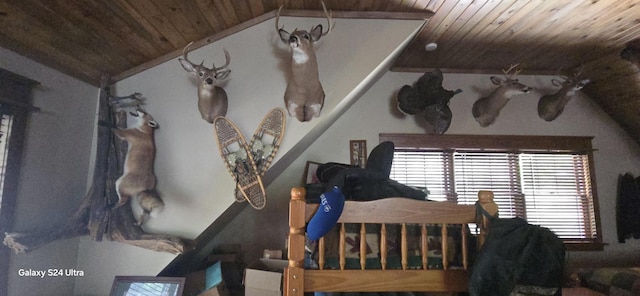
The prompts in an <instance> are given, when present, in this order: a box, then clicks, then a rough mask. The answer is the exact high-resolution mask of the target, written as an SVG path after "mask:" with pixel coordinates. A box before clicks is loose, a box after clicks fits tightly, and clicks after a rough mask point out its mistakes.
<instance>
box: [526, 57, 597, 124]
mask: <svg viewBox="0 0 640 296" xmlns="http://www.w3.org/2000/svg"><path fill="white" fill-rule="evenodd" d="M582 70H583V68H580V69H579V70H578V71H576V72H575V73H574V74H573V77H571V78H569V77H567V76H563V75H558V76H559V77H560V78H562V80H558V79H551V83H552V84H553V85H555V86H559V87H560V90H558V91H557V92H556V93H554V94H548V95H544V96H542V97H541V98H540V100H539V101H538V116H540V118H542V119H544V120H546V121H553V120H555V119H556V118H558V116H560V114H562V111H564V106H566V105H567V103H568V102H569V100H571V98H572V97H573V95H575V94H576V92H577V91H579V90H581V89H582V88H583V87H585V85H587V83H589V79H580V75H581V74H582Z"/></svg>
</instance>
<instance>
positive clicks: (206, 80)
mask: <svg viewBox="0 0 640 296" xmlns="http://www.w3.org/2000/svg"><path fill="white" fill-rule="evenodd" d="M204 82H206V83H207V84H213V79H212V78H207V79H205V80H204Z"/></svg>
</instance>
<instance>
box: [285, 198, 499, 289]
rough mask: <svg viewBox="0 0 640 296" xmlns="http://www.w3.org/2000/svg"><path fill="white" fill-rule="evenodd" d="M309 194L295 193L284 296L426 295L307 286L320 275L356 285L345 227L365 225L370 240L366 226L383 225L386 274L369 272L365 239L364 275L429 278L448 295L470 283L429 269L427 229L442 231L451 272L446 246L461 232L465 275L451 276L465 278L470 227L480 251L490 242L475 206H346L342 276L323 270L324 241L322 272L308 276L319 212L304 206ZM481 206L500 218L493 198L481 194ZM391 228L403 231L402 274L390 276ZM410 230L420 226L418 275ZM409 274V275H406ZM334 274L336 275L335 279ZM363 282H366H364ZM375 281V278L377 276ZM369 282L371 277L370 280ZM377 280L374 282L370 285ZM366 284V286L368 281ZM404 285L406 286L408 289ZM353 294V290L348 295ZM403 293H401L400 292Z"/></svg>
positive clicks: (394, 201) (319, 283) (393, 202)
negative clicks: (309, 237)
mask: <svg viewBox="0 0 640 296" xmlns="http://www.w3.org/2000/svg"><path fill="white" fill-rule="evenodd" d="M305 195H306V191H305V189H304V188H302V187H294V188H292V189H291V200H290V202H289V246H288V260H289V264H288V268H286V269H285V274H284V276H285V281H284V282H285V285H284V287H283V288H284V289H285V294H284V295H303V293H304V292H305V291H318V290H317V289H318V288H320V289H329V290H324V291H344V292H348V291H423V290H405V289H415V288H416V287H415V286H413V285H411V283H405V284H400V282H397V283H396V284H393V286H390V285H383V286H376V285H375V284H374V283H373V282H370V283H371V285H372V286H371V287H364V286H362V285H360V286H358V288H357V290H352V289H356V288H354V287H355V286H354V284H356V283H355V282H353V281H350V282H349V283H348V284H347V283H343V284H338V285H337V286H336V285H334V287H333V288H332V287H329V286H327V284H328V283H326V282H323V280H322V279H320V280H309V279H307V281H305V274H307V275H308V276H309V277H312V276H313V277H314V278H316V277H315V275H317V274H318V273H325V274H327V275H328V277H332V278H336V277H335V275H337V274H340V273H342V274H344V275H343V276H338V277H339V278H340V277H347V278H350V279H353V278H354V277H353V276H352V275H349V274H353V273H358V272H359V271H358V270H346V268H345V265H346V263H345V261H346V259H345V258H346V256H345V249H346V248H345V236H346V230H345V223H354V224H360V225H361V226H360V237H361V238H364V237H366V234H367V232H366V227H365V225H366V224H378V225H380V230H379V233H378V235H379V236H380V240H379V241H380V245H379V249H380V258H379V259H380V264H381V270H377V271H374V270H365V269H366V267H367V266H366V253H367V252H366V250H367V241H366V239H360V245H359V248H360V252H359V253H360V257H359V259H360V260H359V262H360V269H361V271H360V272H368V273H370V274H371V275H372V276H373V275H375V274H379V272H387V273H386V274H385V277H393V276H396V275H397V276H398V277H400V278H403V277H405V276H408V275H409V274H411V276H418V275H422V276H425V275H428V276H430V277H432V279H435V278H441V277H442V278H443V280H442V284H441V285H436V286H434V287H433V291H450V290H445V289H452V290H451V291H465V290H466V285H467V282H464V281H457V282H455V283H451V282H447V280H446V279H447V278H448V277H447V276H444V277H443V273H439V272H438V271H435V270H429V267H428V260H427V254H428V251H429V250H428V235H429V234H428V229H427V224H438V225H441V230H440V236H441V237H442V238H443V239H442V244H441V245H442V248H441V249H440V251H441V252H442V258H443V260H442V264H443V266H442V269H443V270H448V269H449V266H448V260H446V258H447V254H448V252H449V251H450V250H449V246H448V243H447V239H446V238H447V237H448V232H449V231H450V230H455V231H461V238H462V241H461V250H462V265H463V266H462V270H458V269H454V270H451V271H450V273H452V274H459V273H460V272H466V270H467V269H468V267H469V266H468V265H469V259H468V247H467V228H466V226H467V224H470V223H475V224H477V225H478V228H479V230H480V233H479V237H478V245H479V246H481V244H482V243H483V242H484V237H485V236H486V232H487V226H488V223H489V219H488V218H487V217H484V216H482V217H476V206H474V205H457V204H453V203H447V202H425V201H418V200H412V199H408V198H385V199H381V200H376V201H368V202H354V201H347V202H345V207H344V210H343V212H342V215H341V217H340V219H339V220H338V225H339V235H338V236H339V240H338V242H339V257H338V258H339V270H323V269H324V265H325V254H324V250H325V238H321V239H320V240H319V241H318V244H319V245H318V253H319V254H318V265H319V268H320V269H319V270H306V271H305V270H304V260H305V250H304V245H305V225H306V223H307V222H308V221H309V220H310V219H311V217H312V216H313V214H314V213H315V211H316V210H317V208H318V205H317V204H309V205H307V204H306V201H305ZM478 203H479V204H480V206H481V207H482V208H483V209H484V211H486V212H487V213H488V214H489V215H491V216H495V215H497V211H498V207H497V205H496V204H495V203H494V201H493V192H491V191H480V192H478ZM386 224H398V225H400V258H401V259H400V260H401V269H400V270H387V261H388V260H387V259H388V258H387V253H388V246H387V243H386V242H387V235H388V229H387V225H386ZM407 224H412V225H413V224H417V225H418V227H419V237H420V253H421V254H420V257H421V263H422V266H421V267H420V269H418V270H409V266H408V259H407V258H408V251H407V245H408V244H407ZM450 225H461V227H459V228H453V227H450ZM402 272H407V273H402ZM330 274H331V275H330ZM360 277H361V276H360ZM374 277H375V276H374ZM365 278H366V276H365ZM455 278H466V275H465V276H456V277H455ZM371 280H374V281H375V279H373V278H372V279H371ZM365 282H366V281H365ZM403 285H404V286H403ZM345 289H348V290H345ZM396 289H400V290H396Z"/></svg>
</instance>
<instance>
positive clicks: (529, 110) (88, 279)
mask: <svg viewBox="0 0 640 296" xmlns="http://www.w3.org/2000/svg"><path fill="white" fill-rule="evenodd" d="M336 21H337V26H336V29H335V31H333V32H332V33H331V35H329V36H327V39H326V40H325V41H324V42H323V43H322V44H321V45H320V47H319V49H318V59H319V60H320V64H321V66H320V75H321V79H322V81H323V84H324V85H325V88H326V90H327V101H326V105H325V109H324V113H323V116H322V117H321V118H319V119H315V120H314V121H312V122H311V123H304V124H303V123H298V122H297V121H296V120H292V119H289V122H288V127H287V132H286V135H285V140H284V143H283V147H282V148H281V149H282V150H281V151H283V153H280V154H279V156H278V159H280V158H282V157H284V156H283V154H285V153H284V152H285V151H287V150H288V149H290V148H291V147H293V146H294V145H295V144H296V143H297V142H298V141H299V140H300V139H301V138H303V137H304V135H305V134H306V133H307V132H309V131H311V130H313V129H314V127H316V126H318V125H321V124H327V125H328V124H332V125H331V127H330V129H329V130H328V131H327V132H326V133H324V134H322V135H321V136H320V137H318V139H317V140H315V142H313V145H311V146H310V148H309V149H308V150H306V151H305V152H304V153H303V154H302V156H301V157H299V158H298V159H296V160H295V161H294V162H293V163H292V164H291V165H289V166H288V168H287V169H286V170H285V171H284V172H283V173H282V174H281V175H280V176H279V177H278V178H277V179H276V180H274V182H273V183H272V185H271V186H269V188H268V193H267V196H268V200H269V201H268V203H267V207H266V208H265V209H263V210H261V211H255V210H253V209H252V208H247V209H246V210H245V211H243V212H242V213H240V214H239V215H238V217H237V219H235V220H234V221H232V222H231V223H230V224H229V226H228V227H227V228H226V229H225V230H224V231H223V232H222V233H221V234H220V236H219V238H216V239H217V240H219V241H220V242H224V243H233V242H241V243H243V246H248V248H251V250H250V251H251V252H252V254H255V253H256V252H257V250H260V249H263V248H281V247H283V244H284V241H283V240H284V236H285V234H286V232H287V231H288V228H287V226H286V223H287V209H286V205H287V202H288V198H289V190H290V188H291V187H292V186H297V185H299V184H300V181H299V180H301V175H302V172H303V170H304V165H305V162H306V161H307V160H313V161H319V162H327V161H337V162H348V159H349V158H348V149H347V147H348V143H349V140H350V139H366V140H367V141H368V147H369V150H371V149H372V148H373V147H374V146H375V145H376V144H377V143H378V134H379V133H383V132H407V133H421V132H423V130H422V129H421V128H419V127H418V126H417V125H416V123H415V121H414V119H413V118H410V117H406V118H399V117H397V116H396V115H395V114H396V113H395V112H394V111H393V104H392V102H391V101H392V99H393V97H394V95H395V92H396V91H397V90H398V89H399V88H400V87H401V86H402V85H404V84H412V83H413V82H414V81H415V80H417V79H418V77H419V76H420V74H415V73H387V74H385V75H384V76H383V77H382V78H381V79H380V80H379V81H378V82H377V83H376V84H375V85H373V87H371V88H370V89H369V90H368V91H367V92H366V93H365V94H364V96H363V97H362V98H360V99H359V100H358V101H357V102H356V103H355V104H354V105H353V106H352V107H351V108H349V109H348V111H347V113H346V114H345V115H344V116H342V117H341V118H339V119H337V120H335V123H333V121H334V120H332V115H335V113H340V112H342V110H341V108H346V107H349V104H350V103H352V100H353V99H355V98H357V95H356V94H354V93H353V92H352V91H353V89H354V88H357V87H358V86H359V83H360V82H361V81H362V80H363V79H365V78H366V77H367V75H368V74H369V73H370V72H371V71H373V70H374V69H375V68H376V67H377V66H379V63H380V62H381V61H382V60H384V59H385V58H386V57H387V56H388V55H389V54H390V53H391V52H393V51H394V50H395V49H396V48H397V46H398V44H400V43H402V42H403V41H405V39H406V38H407V37H408V36H409V35H411V33H413V32H414V31H415V30H416V29H417V28H418V27H419V22H400V21H391V20H385V21H373V20H342V19H337V20H336ZM282 23H283V24H285V25H286V26H287V27H289V26H291V27H296V26H298V27H307V26H308V25H307V21H304V20H298V19H294V18H283V19H282ZM302 23H304V24H302ZM312 23H315V22H313V21H312ZM272 28H273V23H271V21H268V22H265V23H263V24H260V25H258V26H254V27H252V28H249V29H247V30H245V31H243V32H241V33H238V34H235V35H233V36H230V37H227V38H225V39H222V40H220V41H218V42H216V43H214V44H212V45H210V46H207V47H205V48H202V49H199V50H196V51H194V52H193V55H192V59H193V60H195V61H198V60H202V59H203V58H204V57H205V56H206V57H207V62H208V63H210V62H211V59H212V58H213V59H215V61H216V62H218V63H220V62H222V61H221V59H222V53H221V48H222V47H223V46H224V47H225V48H227V49H228V50H229V51H230V52H231V55H232V62H231V66H230V68H231V69H232V71H233V72H232V74H231V78H230V80H229V82H228V83H227V86H226V89H227V93H228V94H229V97H230V98H231V100H230V107H229V109H230V111H229V113H228V117H229V118H231V120H233V121H235V122H236V123H237V124H238V125H239V127H240V129H241V130H243V132H244V133H245V134H246V135H249V134H250V133H252V132H253V130H254V129H255V127H256V125H257V123H258V122H259V121H260V120H261V118H262V116H263V115H264V114H265V113H266V111H267V110H268V109H271V108H273V107H282V106H283V105H284V104H283V101H282V92H283V90H284V86H285V81H284V74H283V73H284V72H282V69H281V68H280V62H279V60H278V57H277V53H276V52H275V51H274V50H273V49H272V48H273V47H272V44H273V43H274V42H276V41H275V40H276V37H275V35H274V34H273V32H272ZM355 45H361V46H360V47H354V46H355ZM278 55H279V54H278ZM0 57H2V58H1V59H0V66H1V67H3V68H5V69H8V70H10V71H13V72H16V73H17V74H21V75H23V76H27V77H29V78H31V79H34V80H38V81H40V82H41V83H42V85H41V86H40V87H39V88H38V89H37V90H36V92H35V94H34V98H35V104H36V105H37V106H39V107H41V108H42V109H43V111H44V112H43V113H41V114H34V116H33V117H32V120H31V122H30V125H29V129H30V131H32V132H33V135H30V136H29V137H28V138H27V139H26V140H27V143H26V145H27V152H26V153H27V154H26V156H25V160H24V163H23V164H24V167H23V171H22V176H23V178H22V179H21V183H22V185H23V186H22V187H21V188H20V192H19V204H18V209H17V213H16V214H17V221H16V229H15V230H18V231H23V230H29V229H31V228H33V227H43V226H48V225H54V224H56V223H59V222H62V221H64V219H65V217H66V216H67V215H68V214H70V213H72V212H73V210H75V208H76V207H77V203H78V201H79V200H81V199H82V197H83V195H84V192H85V190H86V184H87V178H88V177H90V176H89V175H88V172H89V168H88V167H89V165H88V164H89V158H90V153H89V152H90V151H92V147H91V139H92V133H93V131H94V119H95V105H96V98H97V95H98V90H97V89H96V88H95V87H91V86H89V85H86V84H84V83H82V82H78V81H77V80H74V79H71V78H69V77H67V76H65V75H63V74H60V73H58V72H55V71H53V70H50V69H48V68H46V67H42V66H41V65H38V64H36V63H34V62H32V61H30V60H28V59H25V58H23V57H20V56H17V55H15V54H13V53H12V52H9V51H6V50H3V49H0ZM521 80H522V81H523V82H526V83H529V84H531V85H532V86H533V87H539V86H542V87H543V88H545V87H546V88H550V83H549V79H548V77H539V76H523V77H522V79H521ZM445 87H446V88H448V89H455V88H461V89H462V90H463V91H464V92H463V93H461V94H459V95H457V96H455V97H454V98H453V99H452V101H451V108H452V110H453V113H454V119H453V122H452V125H451V128H450V129H449V131H448V133H452V134H453V133H456V134H527V135H586V136H595V139H594V142H593V144H594V147H595V148H596V149H598V151H596V152H595V161H596V164H595V165H596V174H597V175H596V178H597V186H598V190H599V196H600V211H601V220H602V225H603V229H604V239H605V242H606V243H609V244H610V245H609V246H607V247H606V251H605V253H600V252H588V253H583V254H581V253H572V254H571V256H572V258H578V259H585V260H595V259H597V258H607V257H617V258H625V259H633V260H636V262H637V261H638V259H637V256H639V255H638V254H640V252H638V251H639V250H640V243H639V242H638V241H637V240H631V241H628V243H627V244H618V243H617V239H616V237H615V235H616V234H615V193H616V184H617V176H618V174H621V173H625V172H631V173H633V174H635V175H638V174H640V172H638V170H639V168H640V166H639V165H638V162H639V161H640V160H639V159H640V158H639V157H638V156H639V155H640V151H639V149H638V146H637V145H636V144H635V143H634V142H633V141H632V140H631V139H630V138H629V137H628V136H627V135H626V134H625V133H624V132H623V131H622V130H621V129H620V128H619V127H618V126H617V125H615V124H614V123H613V121H612V120H611V119H610V118H609V117H608V116H607V115H605V114H604V113H603V112H602V111H600V110H599V109H597V108H596V107H595V106H594V105H593V104H592V103H591V102H590V101H589V100H588V99H587V98H585V97H578V98H574V99H573V100H572V101H571V102H570V103H569V104H568V106H567V108H566V110H565V113H564V114H563V115H562V116H561V117H560V118H558V119H557V120H556V121H554V122H551V123H547V122H544V121H542V120H541V119H539V118H538V117H537V114H536V112H535V110H536V109H535V108H536V107H535V106H536V103H537V97H538V96H539V93H537V92H535V93H534V94H530V95H525V96H522V97H517V98H514V99H513V100H512V101H511V102H510V103H509V104H508V105H507V106H506V107H505V109H504V110H503V112H502V114H501V116H500V117H499V118H498V120H497V122H496V123H495V124H494V125H492V126H490V127H488V128H481V127H479V126H478V125H477V123H476V122H475V121H474V119H473V117H472V116H471V105H472V104H473V101H474V100H475V99H477V98H479V97H480V96H482V95H484V94H486V93H488V92H489V91H490V89H491V88H492V87H493V85H492V84H491V83H490V82H489V79H488V75H464V74H447V75H445ZM115 91H116V93H117V94H118V95H127V94H130V93H132V92H136V91H137V92H141V93H143V94H144V95H145V96H146V97H147V105H146V106H145V108H146V109H147V110H148V111H149V112H150V113H152V114H153V115H154V116H155V117H156V119H157V120H158V122H159V123H160V126H161V127H160V129H159V130H158V131H157V134H156V140H157V144H158V161H157V168H156V173H157V174H158V179H159V190H160V192H161V194H162V196H163V198H164V200H165V202H166V203H167V207H166V209H165V211H163V212H161V213H160V214H159V215H158V216H157V217H156V218H154V219H153V220H151V221H150V222H149V224H148V230H149V231H153V232H162V233H170V234H176V235H181V236H185V237H189V238H193V237H195V236H197V235H198V234H199V233H200V232H201V231H202V229H203V228H204V227H206V226H208V225H209V223H211V222H212V221H213V220H214V219H215V218H216V217H217V216H218V215H219V214H220V213H221V212H222V211H223V210H224V209H226V208H227V207H228V205H229V204H231V203H232V202H233V195H232V193H233V182H232V181H231V178H230V177H229V176H228V174H227V173H226V170H225V168H224V165H223V164H222V162H221V160H220V157H219V155H218V150H217V146H216V144H215V139H214V137H213V130H212V127H211V126H210V125H208V124H207V123H205V122H204V121H202V120H201V119H200V117H199V114H198V111H197V108H196V94H195V85H194V84H193V82H192V80H190V78H189V76H187V73H186V72H184V71H183V70H182V68H181V67H180V66H179V65H178V63H177V61H176V60H173V61H170V62H167V63H164V64H162V65H159V66H158V67H155V68H153V69H150V70H148V71H145V72H143V73H140V74H138V75H136V76H133V77H131V78H129V79H126V80H124V81H122V82H120V83H118V84H117V85H116V88H115ZM345 97H346V98H348V99H349V100H351V102H345V100H343V99H344V98H345ZM68 106H74V108H73V109H70V108H68ZM327 121H329V122H327ZM621 156H622V157H621ZM79 180H80V181H79ZM273 217H278V218H276V219H275V221H274V218H273ZM238 234H242V235H238ZM78 244H79V246H78ZM634 256H635V257H634ZM76 257H77V262H76ZM173 258H174V256H173V255H170V254H165V253H157V252H152V251H148V250H145V249H140V248H136V247H132V246H129V245H124V244H119V243H112V242H101V243H96V242H93V241H91V240H90V239H88V238H87V237H85V238H81V239H80V240H79V243H78V239H72V240H65V241H57V242H54V243H52V244H49V245H46V246H44V247H43V248H42V249H41V250H38V251H35V252H34V253H31V254H27V255H16V256H13V257H12V266H11V268H12V270H16V273H15V274H13V275H12V277H11V278H10V287H9V288H10V291H11V293H10V295H50V294H51V291H52V290H55V291H59V293H60V294H58V295H72V294H75V295H103V294H106V292H105V291H108V290H109V288H110V285H111V280H112V279H113V276H114V275H115V274H138V275H141V274H148V275H154V274H156V273H157V272H158V271H159V270H160V269H162V268H163V267H164V266H166V264H168V263H169V262H170V261H171V260H172V259H173ZM66 267H75V268H77V269H79V270H83V271H84V272H85V276H84V277H82V278H77V279H75V289H74V279H71V278H48V279H44V280H41V279H32V278H20V277H18V276H17V269H19V268H38V269H42V268H45V269H46V268H66ZM27 288H28V289H31V290H30V291H35V292H34V293H35V294H31V293H30V292H26V289H27Z"/></svg>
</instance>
